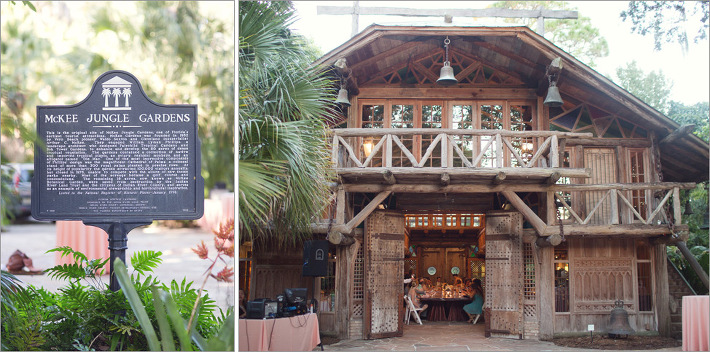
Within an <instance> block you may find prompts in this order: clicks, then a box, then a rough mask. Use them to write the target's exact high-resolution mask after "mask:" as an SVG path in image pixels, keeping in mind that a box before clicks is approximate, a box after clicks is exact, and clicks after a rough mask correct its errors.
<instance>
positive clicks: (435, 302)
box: [419, 289, 472, 321]
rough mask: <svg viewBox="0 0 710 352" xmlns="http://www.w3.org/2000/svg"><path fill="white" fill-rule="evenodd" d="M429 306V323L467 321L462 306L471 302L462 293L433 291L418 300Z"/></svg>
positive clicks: (457, 291)
mask: <svg viewBox="0 0 710 352" xmlns="http://www.w3.org/2000/svg"><path fill="white" fill-rule="evenodd" d="M419 299H420V300H421V301H422V303H426V304H428V305H429V313H428V315H427V320H429V321H467V320H468V316H467V315H466V312H464V310H463V306H465V305H466V304H468V303H470V302H471V300H472V299H471V297H469V296H468V295H466V294H465V292H463V291H461V292H460V291H459V290H457V289H453V290H451V291H443V290H433V291H428V292H427V294H425V295H423V296H421V297H420V298H419Z"/></svg>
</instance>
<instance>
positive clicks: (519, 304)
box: [484, 212, 524, 339]
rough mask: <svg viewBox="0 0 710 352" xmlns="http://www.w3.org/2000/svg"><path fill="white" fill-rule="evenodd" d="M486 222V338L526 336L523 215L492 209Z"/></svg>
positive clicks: (487, 215)
mask: <svg viewBox="0 0 710 352" xmlns="http://www.w3.org/2000/svg"><path fill="white" fill-rule="evenodd" d="M486 222H487V223H486V290H485V294H486V299H485V302H484V307H485V311H486V337H489V336H492V334H495V335H496V336H501V337H512V338H521V339H522V336H523V329H524V324H523V275H522V267H523V266H522V260H523V256H522V240H521V234H522V224H523V221H522V216H521V214H520V213H511V212H490V213H488V214H486Z"/></svg>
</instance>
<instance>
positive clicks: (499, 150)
mask: <svg viewBox="0 0 710 352" xmlns="http://www.w3.org/2000/svg"><path fill="white" fill-rule="evenodd" d="M496 167H503V141H502V140H501V136H500V133H497V134H496Z"/></svg>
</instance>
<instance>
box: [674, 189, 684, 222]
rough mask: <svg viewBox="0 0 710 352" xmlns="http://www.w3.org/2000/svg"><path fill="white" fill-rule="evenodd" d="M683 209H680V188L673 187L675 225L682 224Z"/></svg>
mask: <svg viewBox="0 0 710 352" xmlns="http://www.w3.org/2000/svg"><path fill="white" fill-rule="evenodd" d="M681 214H682V213H681V211H680V189H679V188H678V187H673V218H674V220H673V221H674V222H673V223H674V224H675V225H681V224H682V222H681V216H682V215H681Z"/></svg>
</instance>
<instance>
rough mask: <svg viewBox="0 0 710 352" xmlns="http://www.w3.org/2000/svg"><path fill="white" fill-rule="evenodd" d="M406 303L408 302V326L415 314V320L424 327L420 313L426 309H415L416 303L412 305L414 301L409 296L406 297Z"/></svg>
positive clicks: (406, 316) (406, 315) (406, 317)
mask: <svg viewBox="0 0 710 352" xmlns="http://www.w3.org/2000/svg"><path fill="white" fill-rule="evenodd" d="M404 301H405V302H407V313H406V314H405V319H406V322H407V325H409V318H410V316H411V315H412V314H414V320H415V321H416V322H417V323H419V325H423V324H422V319H421V318H419V312H421V311H423V310H424V308H417V307H415V306H414V303H412V300H411V299H410V298H409V295H404Z"/></svg>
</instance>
